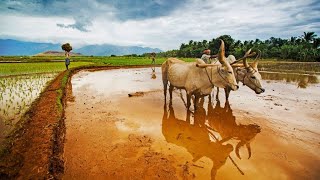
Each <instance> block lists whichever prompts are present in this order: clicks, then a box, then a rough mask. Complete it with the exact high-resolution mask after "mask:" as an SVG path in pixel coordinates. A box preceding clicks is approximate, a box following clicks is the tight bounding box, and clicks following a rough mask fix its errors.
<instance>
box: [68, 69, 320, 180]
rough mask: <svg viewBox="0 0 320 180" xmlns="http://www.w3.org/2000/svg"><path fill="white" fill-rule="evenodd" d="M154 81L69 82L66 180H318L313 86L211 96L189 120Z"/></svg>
mask: <svg viewBox="0 0 320 180" xmlns="http://www.w3.org/2000/svg"><path fill="white" fill-rule="evenodd" d="M160 72H161V70H160V68H155V69H154V68H138V69H115V70H108V71H96V72H89V71H81V72H79V73H78V74H76V75H74V76H73V78H72V81H71V84H72V95H71V92H69V93H67V94H68V96H72V97H73V98H69V101H68V102H67V108H66V109H65V126H66V137H65V138H66V139H65V145H64V160H65V173H64V176H63V178H64V179H88V178H104V179H210V178H211V179H319V177H320V167H319V166H318V165H319V162H320V155H319V153H318V150H319V147H320V141H319V139H320V127H319V126H320V122H319V119H320V113H319V111H318V109H319V108H320V91H319V87H320V84H319V83H318V82H317V81H314V80H312V82H309V81H305V83H306V84H307V85H306V86H305V88H300V87H299V82H300V81H285V80H283V78H284V77H282V76H281V77H280V78H278V79H277V78H276V77H275V76H274V75H272V78H269V79H268V77H267V75H265V76H264V79H265V80H264V82H263V85H264V88H265V89H266V92H265V93H263V94H260V95H256V94H255V93H254V92H253V91H252V90H250V89H249V88H248V87H245V86H243V87H242V86H241V87H240V89H239V90H238V91H237V92H231V94H230V97H229V101H227V102H226V101H225V97H224V92H223V90H220V93H219V95H218V96H216V93H217V91H216V89H215V90H214V93H215V94H214V95H213V96H212V97H211V98H209V97H205V98H204V99H201V100H200V101H199V102H197V103H196V108H194V106H192V107H191V108H190V110H187V109H186V108H185V104H184V101H185V93H184V91H179V90H175V91H174V94H173V99H172V105H170V104H169V101H168V102H167V103H166V104H165V102H164V98H163V90H162V80H161V74H160ZM269 77H271V76H269ZM316 78H317V77H316ZM297 79H301V78H297ZM302 79H303V78H302ZM311 79H312V78H311ZM313 82H314V83H313ZM222 92H223V93H222ZM130 94H131V95H132V96H131V97H130V96H129V95H130Z"/></svg>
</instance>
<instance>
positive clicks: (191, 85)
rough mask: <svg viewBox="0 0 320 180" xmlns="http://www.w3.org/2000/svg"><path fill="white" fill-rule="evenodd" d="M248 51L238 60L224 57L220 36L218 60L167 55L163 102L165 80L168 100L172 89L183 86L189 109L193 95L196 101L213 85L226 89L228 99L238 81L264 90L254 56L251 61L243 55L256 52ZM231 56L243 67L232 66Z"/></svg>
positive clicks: (256, 90) (163, 78) (163, 67)
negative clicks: (187, 59)
mask: <svg viewBox="0 0 320 180" xmlns="http://www.w3.org/2000/svg"><path fill="white" fill-rule="evenodd" d="M250 52H251V49H250V50H249V51H248V52H246V53H245V55H244V56H243V57H242V58H240V59H238V60H235V58H234V56H232V55H229V56H228V58H226V57H225V46H224V42H223V41H222V40H221V45H220V49H219V53H218V55H217V61H219V63H214V64H206V63H205V62H204V61H202V60H201V59H197V60H196V62H191V63H190V62H184V61H181V60H179V59H177V58H169V59H168V60H167V61H165V62H164V63H163V64H162V67H161V69H162V80H163V87H164V96H165V102H166V97H167V87H168V84H169V94H170V104H171V103H172V91H173V89H174V88H177V89H185V90H186V94H187V108H188V109H189V107H190V105H191V96H192V95H194V96H195V101H196V102H197V100H198V99H199V98H200V97H204V96H206V95H210V94H211V92H212V89H213V87H214V86H216V87H217V88H224V89H225V94H226V99H228V97H229V93H230V91H231V90H233V91H236V90H238V88H239V86H238V82H239V81H240V82H242V83H243V84H244V85H246V86H248V87H249V88H251V89H252V90H253V91H255V92H256V93H257V94H260V93H262V92H264V91H265V90H264V89H263V88H262V86H261V83H260V81H261V75H260V74H259V71H258V67H257V65H258V62H257V58H256V60H255V61H254V63H253V64H252V65H249V64H248V63H247V60H246V58H247V57H251V56H254V55H255V53H251V54H250ZM259 55H260V54H259ZM257 57H258V56H257ZM230 60H232V61H235V62H239V61H241V60H243V67H239V66H238V65H237V66H231V65H230V63H229V61H230ZM232 64H233V63H232Z"/></svg>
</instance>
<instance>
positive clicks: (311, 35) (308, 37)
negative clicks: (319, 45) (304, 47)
mask: <svg viewBox="0 0 320 180" xmlns="http://www.w3.org/2000/svg"><path fill="white" fill-rule="evenodd" d="M315 37H317V35H316V34H315V32H303V39H304V40H305V41H306V42H311V41H313V39H315Z"/></svg>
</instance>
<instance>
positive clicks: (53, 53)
mask: <svg viewBox="0 0 320 180" xmlns="http://www.w3.org/2000/svg"><path fill="white" fill-rule="evenodd" d="M64 55H65V52H64V51H45V52H42V53H38V54H36V55H35V56H64ZM70 55H71V56H83V55H82V54H81V53H74V52H71V53H70Z"/></svg>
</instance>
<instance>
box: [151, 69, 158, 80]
mask: <svg viewBox="0 0 320 180" xmlns="http://www.w3.org/2000/svg"><path fill="white" fill-rule="evenodd" d="M151 70H152V73H151V79H156V78H157V76H156V67H155V66H153V67H151Z"/></svg>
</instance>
